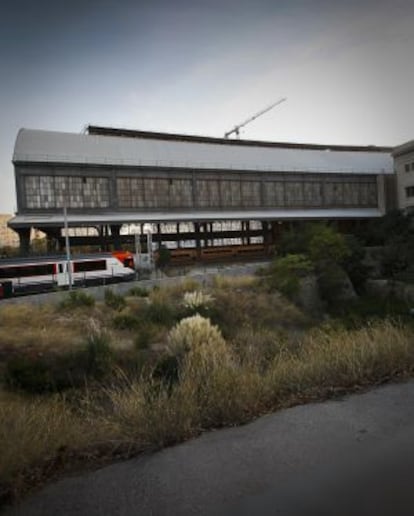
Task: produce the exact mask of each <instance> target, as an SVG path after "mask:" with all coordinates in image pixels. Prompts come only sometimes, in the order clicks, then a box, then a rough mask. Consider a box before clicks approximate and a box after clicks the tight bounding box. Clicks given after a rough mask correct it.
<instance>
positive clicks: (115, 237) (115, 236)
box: [110, 224, 121, 250]
mask: <svg viewBox="0 0 414 516" xmlns="http://www.w3.org/2000/svg"><path fill="white" fill-rule="evenodd" d="M110 227H111V235H112V244H113V246H114V249H115V250H119V249H121V239H120V238H119V236H120V232H121V225H120V224H111V226H110Z"/></svg>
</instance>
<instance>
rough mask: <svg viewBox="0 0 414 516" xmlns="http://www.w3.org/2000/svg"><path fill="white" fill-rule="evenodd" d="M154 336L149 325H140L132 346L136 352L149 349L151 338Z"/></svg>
mask: <svg viewBox="0 0 414 516" xmlns="http://www.w3.org/2000/svg"><path fill="white" fill-rule="evenodd" d="M153 336H154V330H153V328H151V327H150V326H149V325H142V326H140V327H139V329H138V333H137V335H136V337H135V339H134V346H135V349H136V350H137V351H142V350H145V349H148V348H149V347H150V343H151V338H152V337H153Z"/></svg>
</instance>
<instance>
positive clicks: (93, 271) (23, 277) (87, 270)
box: [0, 252, 135, 299]
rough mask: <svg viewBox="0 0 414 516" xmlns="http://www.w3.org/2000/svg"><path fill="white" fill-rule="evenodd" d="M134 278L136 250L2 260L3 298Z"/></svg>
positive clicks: (1, 294) (0, 264) (0, 270)
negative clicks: (134, 251) (70, 256)
mask: <svg viewBox="0 0 414 516" xmlns="http://www.w3.org/2000/svg"><path fill="white" fill-rule="evenodd" d="M131 260H132V261H131ZM134 278H135V270H134V269H133V255H132V253H123V252H120V253H114V254H111V253H101V254H99V255H96V254H95V255H80V256H76V257H73V258H72V259H71V260H70V261H68V260H67V259H66V258H65V257H64V256H55V257H52V256H45V257H31V258H22V259H12V260H1V261H0V299H1V298H4V297H12V296H18V295H27V294H36V293H40V292H47V291H51V290H54V289H56V288H68V287H69V286H70V285H72V286H74V287H79V286H92V285H104V284H108V283H115V282H120V281H129V280H132V279H134Z"/></svg>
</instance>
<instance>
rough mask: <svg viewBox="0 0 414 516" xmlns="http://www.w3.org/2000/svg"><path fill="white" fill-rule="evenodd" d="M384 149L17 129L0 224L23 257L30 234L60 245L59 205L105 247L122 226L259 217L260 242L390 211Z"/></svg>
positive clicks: (389, 166)
mask: <svg viewBox="0 0 414 516" xmlns="http://www.w3.org/2000/svg"><path fill="white" fill-rule="evenodd" d="M391 151H392V149H391V148H388V147H355V146H324V145H302V144H292V143H272V142H258V141H249V140H227V139H221V138H209V137H198V136H186V135H175V134H166V133H149V132H143V131H130V130H121V129H110V128H100V127H89V130H88V133H87V134H72V133H58V132H51V131H37V130H21V131H20V132H19V134H18V136H17V140H16V145H15V151H14V156H13V163H14V167H15V179H16V192H17V206H18V212H17V214H16V216H15V217H14V219H12V220H11V221H10V222H9V226H10V227H12V228H13V229H14V230H15V231H17V232H18V233H19V236H20V242H21V247H22V249H23V250H26V251H27V248H28V238H29V235H30V228H36V229H40V230H42V231H43V232H45V233H46V235H47V236H48V238H49V239H50V240H53V239H54V240H55V241H58V242H59V241H61V240H62V228H63V224H64V220H63V208H64V207H66V208H67V213H68V215H67V221H68V224H69V226H70V227H83V228H86V227H95V228H97V235H101V236H102V235H104V236H106V238H107V239H108V238H112V240H113V244H114V245H118V244H119V240H120V235H121V228H122V226H123V225H124V224H131V223H135V224H136V223H138V224H140V223H141V224H143V223H153V224H158V225H159V224H162V223H176V224H179V223H180V222H186V223H191V224H193V226H194V227H193V231H192V233H194V234H196V233H197V232H198V231H200V225H201V228H202V229H201V230H202V231H204V232H206V231H209V227H210V230H211V224H212V223H214V222H217V221H223V220H228V221H244V222H246V224H247V223H248V222H249V221H260V222H261V224H262V228H263V237H264V238H265V233H266V232H268V231H269V228H271V226H272V224H274V223H282V222H284V221H300V220H354V221H358V220H364V219H369V218H372V217H379V216H381V215H383V214H384V213H385V212H386V211H387V210H388V209H391V208H393V207H394V206H395V204H394V189H393V182H394V170H393V160H392V156H391ZM413 162H414V158H413ZM413 166H414V165H413ZM413 170H414V169H413ZM413 174H414V172H413ZM208 224H210V226H208ZM243 227H245V229H246V231H248V228H247V226H243ZM177 233H179V227H178V226H177ZM194 234H193V235H192V236H194ZM183 238H184V237H183ZM159 240H162V238H161V237H159Z"/></svg>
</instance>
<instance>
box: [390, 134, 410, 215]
mask: <svg viewBox="0 0 414 516" xmlns="http://www.w3.org/2000/svg"><path fill="white" fill-rule="evenodd" d="M392 155H393V157H394V167H395V173H396V176H397V197H398V208H399V209H401V210H403V211H405V212H408V211H413V210H414V140H412V141H410V142H407V143H404V144H403V145H400V146H399V147H396V148H395V149H394V151H393V153H392Z"/></svg>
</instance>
